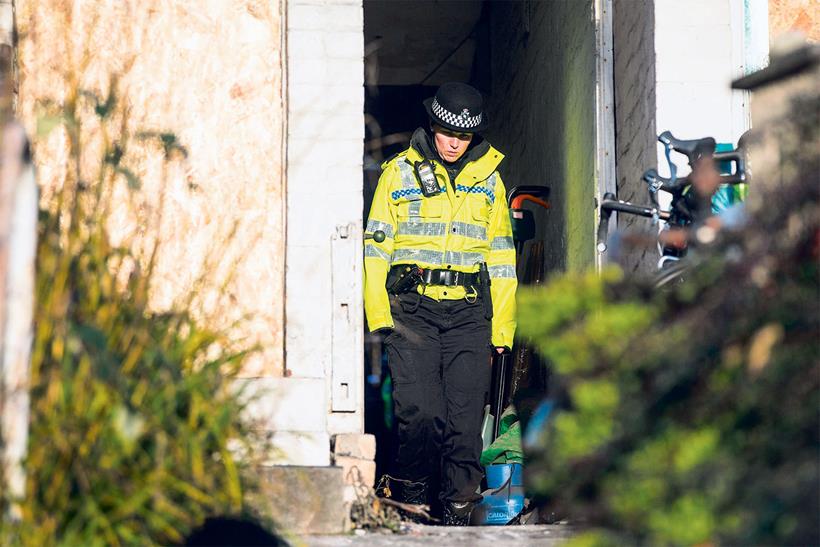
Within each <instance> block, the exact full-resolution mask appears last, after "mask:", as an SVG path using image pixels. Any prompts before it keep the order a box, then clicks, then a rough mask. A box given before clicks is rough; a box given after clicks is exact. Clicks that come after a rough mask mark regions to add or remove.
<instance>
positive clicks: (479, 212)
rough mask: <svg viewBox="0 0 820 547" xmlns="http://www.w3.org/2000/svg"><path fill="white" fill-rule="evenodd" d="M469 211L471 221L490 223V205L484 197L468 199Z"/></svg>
mask: <svg viewBox="0 0 820 547" xmlns="http://www.w3.org/2000/svg"><path fill="white" fill-rule="evenodd" d="M470 213H471V216H472V217H473V221H474V222H476V223H478V224H489V223H490V205H489V204H488V203H487V200H486V199H483V198H473V199H471V200H470Z"/></svg>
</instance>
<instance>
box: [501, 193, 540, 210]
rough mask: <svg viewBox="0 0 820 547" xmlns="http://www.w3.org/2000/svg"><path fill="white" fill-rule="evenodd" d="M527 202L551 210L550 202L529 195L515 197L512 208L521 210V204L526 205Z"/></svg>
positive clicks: (511, 204)
mask: <svg viewBox="0 0 820 547" xmlns="http://www.w3.org/2000/svg"><path fill="white" fill-rule="evenodd" d="M525 201H531V202H533V203H535V204H536V205H540V206H541V207H543V208H544V209H549V208H550V202H549V201H544V200H543V199H541V198H537V197H535V196H531V195H529V194H521V195H520V196H515V197H514V198H513V200H512V203H510V207H511V208H512V209H520V208H521V204H522V203H524V202H525Z"/></svg>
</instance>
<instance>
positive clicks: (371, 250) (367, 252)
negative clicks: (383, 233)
mask: <svg viewBox="0 0 820 547" xmlns="http://www.w3.org/2000/svg"><path fill="white" fill-rule="evenodd" d="M364 256H365V258H367V257H372V258H381V259H382V260H385V261H387V263H388V264H390V255H389V254H387V252H385V251H382V250H381V249H379V248H378V247H376V246H375V245H372V244H370V243H368V244H366V245H365V246H364Z"/></svg>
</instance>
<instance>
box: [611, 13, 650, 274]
mask: <svg viewBox="0 0 820 547" xmlns="http://www.w3.org/2000/svg"><path fill="white" fill-rule="evenodd" d="M612 26H613V42H614V46H613V53H614V57H615V65H614V72H615V74H614V80H615V169H616V176H617V180H618V198H619V199H623V200H626V201H633V202H635V203H645V202H647V191H646V184H644V183H643V182H642V181H641V175H642V174H643V172H644V171H645V170H647V169H649V168H650V167H656V166H657V157H656V152H655V147H656V140H655V135H656V133H657V131H656V129H655V114H656V111H655V108H656V106H655V2H654V0H615V1H614V2H613V25H612ZM618 229H620V230H635V229H637V230H642V231H646V232H649V231H651V230H652V228H651V226H650V223H648V222H647V221H646V219H643V218H640V217H636V216H633V215H619V216H618ZM656 260H657V252H656V251H655V249H654V247H651V248H649V247H647V248H636V249H633V250H630V251H629V252H628V253H626V254H625V256H622V257H621V258H620V260H619V262H620V264H621V266H622V267H623V268H624V269H625V270H626V271H628V272H641V273H646V272H650V271H652V270H653V269H654V267H655V261H656Z"/></svg>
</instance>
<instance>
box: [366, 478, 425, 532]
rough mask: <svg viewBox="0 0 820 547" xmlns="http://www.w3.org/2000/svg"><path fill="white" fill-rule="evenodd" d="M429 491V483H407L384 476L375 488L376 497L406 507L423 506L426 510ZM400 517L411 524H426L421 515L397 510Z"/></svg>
mask: <svg viewBox="0 0 820 547" xmlns="http://www.w3.org/2000/svg"><path fill="white" fill-rule="evenodd" d="M428 489H429V482H428V481H426V480H421V481H407V480H402V479H397V478H395V477H391V476H390V475H384V476H382V478H381V479H380V480H379V485H378V486H377V487H376V495H377V496H379V497H381V498H389V499H392V500H395V501H397V502H399V503H406V504H408V505H424V506H425V510H429V508H427V491H428ZM399 513H401V515H402V517H404V518H406V519H408V520H412V521H413V522H426V521H427V519H425V518H424V517H423V516H422V515H417V514H415V513H408V512H406V511H401V510H399Z"/></svg>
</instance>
